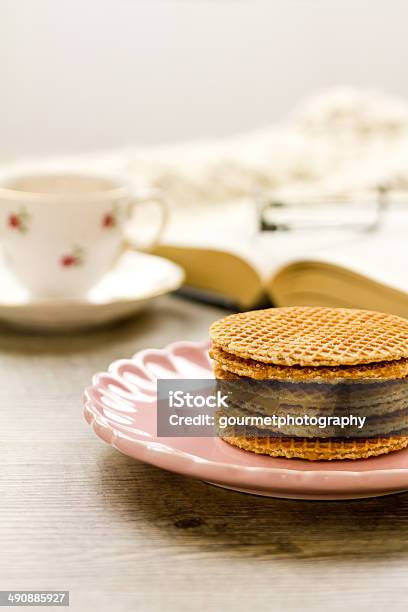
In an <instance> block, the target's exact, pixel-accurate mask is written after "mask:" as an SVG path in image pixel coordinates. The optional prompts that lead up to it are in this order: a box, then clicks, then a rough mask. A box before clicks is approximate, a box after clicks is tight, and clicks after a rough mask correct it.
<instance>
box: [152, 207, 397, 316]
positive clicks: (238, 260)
mask: <svg viewBox="0 0 408 612" xmlns="http://www.w3.org/2000/svg"><path fill="white" fill-rule="evenodd" d="M213 214H214V213H213ZM230 219H231V217H230ZM197 226H198V230H199V231H194V229H193V228H194V227H196V228H197ZM249 234H250V232H249V231H248V225H246V226H245V224H242V219H241V223H236V224H234V223H233V222H230V223H229V224H224V229H223V230H222V229H220V226H219V225H218V226H217V227H215V226H214V223H212V225H211V224H210V226H209V225H208V223H207V222H206V220H205V219H204V218H202V217H201V218H200V216H198V218H196V220H195V225H194V224H193V225H191V223H190V225H189V224H188V223H187V225H186V226H185V227H184V231H182V232H181V233H180V231H179V232H178V234H177V236H176V237H175V235H174V233H173V238H172V236H171V232H170V234H169V235H168V237H167V240H166V241H165V243H163V244H162V245H161V246H159V247H158V248H157V249H156V251H155V252H156V253H157V254H158V255H161V256H164V257H168V258H169V259H172V260H173V261H176V262H177V263H179V264H180V265H181V266H182V267H183V268H184V269H185V271H186V287H185V288H184V291H185V292H187V293H190V294H192V295H193V296H194V295H195V296H196V297H199V298H203V299H206V300H208V301H214V302H224V303H226V304H230V305H235V306H236V307H237V308H239V309H251V308H256V307H259V306H262V305H267V304H274V305H276V306H289V305H318V306H343V307H355V308H367V309H372V310H380V311H386V312H391V313H395V314H399V315H402V316H406V317H408V210H407V211H405V210H404V209H402V208H398V209H395V210H390V211H389V212H388V214H387V218H386V219H385V221H384V223H383V225H382V227H381V229H380V230H378V231H376V232H362V231H347V232H344V231H336V230H334V231H333V230H329V231H313V230H305V231H293V232H287V233H281V232H272V233H268V232H267V233H265V235H264V234H254V233H252V235H249Z"/></svg>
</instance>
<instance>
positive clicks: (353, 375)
mask: <svg viewBox="0 0 408 612" xmlns="http://www.w3.org/2000/svg"><path fill="white" fill-rule="evenodd" d="M210 335H211V341H212V348H211V351H210V354H211V357H212V358H213V360H214V373H215V376H216V378H217V379H218V380H219V381H221V382H222V383H223V384H225V385H228V384H233V383H234V381H237V380H238V381H239V380H242V381H245V380H247V381H248V380H249V381H266V382H267V383H268V384H267V385H266V386H263V385H262V382H261V383H260V384H259V385H255V386H253V387H252V386H251V385H249V386H246V387H244V388H243V390H242V392H241V390H240V391H239V393H235V397H234V396H232V397H234V399H233V402H232V405H231V407H230V414H243V413H248V411H249V412H251V413H260V414H272V413H274V414H278V415H279V414H280V415H282V414H284V413H286V414H296V413H297V411H298V412H299V414H300V413H305V412H306V413H309V414H313V415H325V414H326V415H327V414H343V413H344V414H345V413H347V412H350V411H353V412H354V413H358V414H362V412H364V414H365V415H366V416H368V419H367V422H366V426H365V429H364V431H363V432H359V433H357V432H355V435H353V436H349V437H347V436H343V437H341V436H340V435H339V432H338V431H337V430H336V429H335V428H334V429H333V428H331V429H330V428H328V429H327V430H325V432H319V431H318V430H316V428H313V427H311V428H310V427H308V428H303V429H302V428H298V429H296V428H295V429H292V430H289V431H288V432H286V435H275V434H276V431H275V432H274V431H270V432H267V433H268V434H272V435H266V432H265V430H264V429H262V428H260V429H259V430H258V431H256V432H251V435H241V433H240V434H239V435H237V431H236V429H234V428H229V429H228V428H227V429H226V430H225V431H224V432H222V433H221V436H222V437H223V438H224V439H225V440H226V441H227V442H229V443H230V444H233V445H235V446H238V447H240V448H242V449H245V450H248V451H252V452H256V453H264V454H269V455H272V456H277V457H279V456H282V457H288V458H292V457H298V458H302V459H309V460H320V459H321V460H330V459H358V458H362V457H369V456H372V455H380V454H383V453H388V452H390V451H394V450H399V449H402V448H404V447H405V446H407V445H408V427H407V426H406V423H408V419H407V418H406V413H407V412H408V401H407V398H408V321H407V320H405V319H402V318H400V317H396V316H393V315H387V314H382V313H377V312H369V311H363V310H353V309H342V308H339V309H337V308H313V307H293V308H275V309H268V310H261V311H253V312H248V313H240V314H236V315H231V316H228V317H225V318H224V319H222V320H220V321H217V322H216V323H214V324H213V325H212V326H211V329H210ZM406 383H407V384H406Z"/></svg>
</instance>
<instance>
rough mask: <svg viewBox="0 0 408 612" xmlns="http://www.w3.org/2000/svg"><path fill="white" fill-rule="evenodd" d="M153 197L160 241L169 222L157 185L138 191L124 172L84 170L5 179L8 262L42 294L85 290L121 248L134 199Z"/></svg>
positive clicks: (0, 220) (2, 232) (0, 218)
mask: <svg viewBox="0 0 408 612" xmlns="http://www.w3.org/2000/svg"><path fill="white" fill-rule="evenodd" d="M147 201H153V202H155V203H156V204H157V205H158V207H159V209H158V216H157V228H156V231H155V237H154V241H153V242H154V243H156V242H157V240H158V239H159V238H160V235H161V233H162V230H163V228H164V225H165V222H166V207H165V205H164V201H163V198H162V196H161V194H160V192H158V191H157V190H146V191H145V192H143V193H134V191H133V190H132V188H131V187H130V186H129V185H127V184H126V182H125V181H122V180H120V179H111V178H104V177H98V176H93V175H85V174H66V175H64V174H58V175H57V174H55V175H54V174H33V175H24V176H19V177H16V176H14V177H13V178H9V179H8V180H3V181H2V182H1V183H0V236H1V239H2V244H3V248H4V254H5V259H6V262H7V264H8V265H9V266H10V269H12V271H13V272H14V274H15V275H16V277H17V278H18V280H19V281H20V282H21V283H22V284H23V285H24V286H25V287H26V288H27V289H29V290H30V291H31V293H32V295H33V296H34V297H36V298H38V297H47V298H48V297H50V298H67V297H68V298H70V297H79V296H82V295H84V294H85V293H86V292H87V291H88V290H89V289H90V288H91V287H93V286H94V285H95V284H96V283H97V282H98V281H99V280H100V279H101V278H102V276H103V275H104V274H105V273H106V272H107V271H108V270H109V269H110V268H111V267H112V265H113V264H114V262H115V261H116V259H117V258H118V257H119V255H120V254H121V253H122V252H123V249H124V245H125V239H124V226H125V224H126V222H127V221H128V220H129V218H130V216H131V215H132V212H133V209H134V206H135V205H136V204H138V205H139V204H140V203H142V202H147ZM151 246H152V245H150V247H151ZM135 248H136V247H135ZM135 282H137V279H135Z"/></svg>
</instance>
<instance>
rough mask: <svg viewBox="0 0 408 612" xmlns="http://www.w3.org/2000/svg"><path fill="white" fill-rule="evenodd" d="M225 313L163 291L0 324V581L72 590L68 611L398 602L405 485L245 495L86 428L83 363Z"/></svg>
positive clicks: (199, 335) (88, 372) (396, 605)
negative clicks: (381, 493) (293, 496)
mask: <svg viewBox="0 0 408 612" xmlns="http://www.w3.org/2000/svg"><path fill="white" fill-rule="evenodd" d="M223 314H225V313H224V312H223V311H220V310H218V309H216V308H211V307H207V306H203V305H198V304H193V303H189V302H187V301H183V300H181V299H179V298H175V297H168V298H163V299H161V300H159V301H157V302H156V304H155V306H154V307H153V308H152V309H151V311H149V312H147V313H145V314H142V315H139V316H138V317H135V318H134V319H132V320H130V321H127V322H124V323H121V324H118V325H115V326H112V327H110V328H105V329H103V330H100V331H93V332H86V333H81V334H74V335H72V334H71V335H64V336H63V335H60V336H40V335H30V334H22V333H18V332H14V331H11V330H7V329H6V328H1V329H0V418H1V434H2V435H1V439H0V450H1V459H2V466H1V471H0V588H1V589H2V590H6V589H25V590H27V589H35V590H39V589H63V590H70V591H71V609H72V610H79V611H82V610H83V611H88V610H95V612H105V611H113V612H134V611H135V610H141V611H147V612H149V611H150V610H152V611H156V610H157V611H159V610H160V611H162V610H164V611H166V610H170V611H173V610H174V611H190V610H191V611H195V610H197V611H198V610H200V611H201V610H211V611H212V610H214V611H218V610H235V611H238V612H240V611H241V610H242V611H244V610H248V609H254V610H262V611H263V610H347V609H348V608H350V609H352V610H354V609H360V610H379V611H380V610H381V611H382V610H384V609H386V607H392V608H393V609H394V610H395V609H397V610H406V609H407V607H408V593H407V591H408V586H407V585H408V494H400V495H394V496H389V497H382V498H377V499H371V500H363V501H346V502H345V501H343V502H306V501H289V500H279V499H267V498H261V497H254V496H250V495H245V494H241V493H233V492H230V491H225V490H222V489H219V488H216V487H213V486H209V485H207V484H204V483H201V482H197V481H194V480H191V479H187V478H183V477H179V476H176V475H174V474H170V473H167V472H164V471H161V470H159V469H156V468H153V467H150V466H147V465H144V464H142V463H139V462H137V461H134V460H132V459H130V458H128V457H125V456H123V455H121V454H119V453H118V452H116V451H114V450H113V449H111V448H110V447H108V446H105V445H104V444H103V443H102V442H101V441H100V440H98V439H97V438H96V437H95V435H94V433H93V432H92V430H91V429H90V428H89V426H88V425H87V424H86V423H85V421H84V419H83V417H82V405H81V394H82V390H83V388H84V387H85V386H86V385H87V384H88V383H89V381H90V379H91V376H92V374H93V373H94V372H95V371H98V370H104V369H105V368H106V367H107V366H108V365H109V363H110V362H111V361H112V360H114V359H117V358H120V357H128V356H130V355H132V354H133V353H134V352H135V351H137V350H138V349H141V348H146V347H162V346H164V345H166V344H167V343H169V342H172V341H175V340H180V339H191V340H201V339H203V338H205V337H206V334H207V330H208V326H209V324H210V323H211V322H212V321H213V320H215V319H216V318H218V317H219V316H220V315H223Z"/></svg>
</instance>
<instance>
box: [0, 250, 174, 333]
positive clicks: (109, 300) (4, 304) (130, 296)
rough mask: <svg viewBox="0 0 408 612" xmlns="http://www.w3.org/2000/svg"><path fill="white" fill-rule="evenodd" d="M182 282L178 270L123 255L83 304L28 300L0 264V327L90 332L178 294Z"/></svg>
mask: <svg viewBox="0 0 408 612" xmlns="http://www.w3.org/2000/svg"><path fill="white" fill-rule="evenodd" d="M183 279H184V272H183V270H182V269H181V268H180V267H179V266H177V265H176V264H174V263H172V262H171V261H169V260H167V259H164V258H162V257H157V256H155V255H147V254H144V253H136V252H132V251H127V252H126V253H124V254H123V255H122V257H121V258H120V260H119V261H118V263H117V264H116V266H115V267H114V268H113V269H112V270H111V271H110V272H109V273H108V274H107V275H106V276H105V277H104V278H103V279H102V281H101V282H100V283H99V284H98V285H97V286H96V287H94V288H93V289H92V290H91V291H90V292H89V293H88V295H86V296H85V297H84V298H82V299H81V298H80V299H33V298H31V297H30V295H29V294H28V292H27V291H26V290H24V289H23V288H22V287H21V286H20V285H19V284H17V281H15V280H14V278H13V277H12V275H11V274H10V273H9V272H8V270H7V268H6V267H5V265H4V263H3V262H0V321H2V322H6V323H9V324H11V325H13V326H18V327H24V328H25V329H35V330H38V331H41V330H42V331H47V330H48V331H67V330H71V329H75V328H81V327H94V326H97V325H102V324H103V323H108V322H110V321H113V320H115V319H121V318H124V317H127V316H129V315H131V314H133V313H135V312H137V311H138V310H141V309H142V308H144V307H145V306H147V304H148V303H149V302H150V301H151V300H152V299H153V298H156V297H159V296H160V295H163V294H165V293H168V292H169V291H175V290H176V289H178V288H179V287H180V285H181V284H182V282H183Z"/></svg>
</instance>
